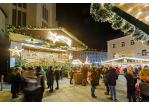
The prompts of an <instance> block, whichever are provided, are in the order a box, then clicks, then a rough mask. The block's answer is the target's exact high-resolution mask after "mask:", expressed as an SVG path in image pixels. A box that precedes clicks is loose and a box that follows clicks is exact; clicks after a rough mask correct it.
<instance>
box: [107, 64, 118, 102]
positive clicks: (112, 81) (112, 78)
mask: <svg viewBox="0 0 149 105" xmlns="http://www.w3.org/2000/svg"><path fill="white" fill-rule="evenodd" d="M109 68H110V69H109V72H108V74H107V82H108V84H109V88H110V95H111V97H110V98H108V99H110V100H113V95H114V98H115V101H116V100H117V99H116V88H115V86H116V80H117V79H118V74H117V73H116V70H115V69H114V68H112V67H109ZM113 93H114V94H113Z"/></svg>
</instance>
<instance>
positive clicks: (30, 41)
mask: <svg viewBox="0 0 149 105" xmlns="http://www.w3.org/2000/svg"><path fill="white" fill-rule="evenodd" d="M25 41H26V42H27V43H33V44H36V43H39V42H35V41H33V39H31V40H25Z"/></svg>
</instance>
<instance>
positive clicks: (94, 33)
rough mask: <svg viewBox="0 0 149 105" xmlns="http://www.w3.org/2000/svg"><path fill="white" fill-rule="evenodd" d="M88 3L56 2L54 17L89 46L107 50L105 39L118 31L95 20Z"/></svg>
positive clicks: (59, 23)
mask: <svg viewBox="0 0 149 105" xmlns="http://www.w3.org/2000/svg"><path fill="white" fill-rule="evenodd" d="M90 5H91V4H90V3H57V4H56V10H57V11H56V13H57V14H56V15H57V16H56V17H57V21H58V26H59V27H64V28H66V30H68V31H69V32H70V33H72V34H73V35H74V36H76V37H77V38H78V39H79V40H80V41H82V42H83V43H84V44H86V45H87V46H88V47H89V48H93V49H98V50H107V42H106V41H107V40H109V39H111V38H112V37H114V36H115V35H117V34H119V33H120V30H118V31H116V30H113V29H112V28H111V24H110V23H108V22H105V23H101V22H96V21H95V20H94V19H93V18H92V16H91V15H90Z"/></svg>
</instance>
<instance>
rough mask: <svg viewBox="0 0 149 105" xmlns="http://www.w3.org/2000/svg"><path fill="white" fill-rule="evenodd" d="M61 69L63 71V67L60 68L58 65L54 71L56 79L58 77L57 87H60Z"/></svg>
mask: <svg viewBox="0 0 149 105" xmlns="http://www.w3.org/2000/svg"><path fill="white" fill-rule="evenodd" d="M60 71H61V69H60V68H58V66H56V67H55V69H54V72H55V79H56V83H57V87H56V88H55V89H59V84H58V80H59V78H60Z"/></svg>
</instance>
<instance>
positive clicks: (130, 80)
mask: <svg viewBox="0 0 149 105" xmlns="http://www.w3.org/2000/svg"><path fill="white" fill-rule="evenodd" d="M124 76H125V78H126V80H127V90H128V92H129V95H128V96H129V102H131V96H132V98H133V102H136V97H135V91H136V88H135V84H136V83H137V81H136V80H137V79H136V78H137V77H136V75H134V73H133V68H132V67H129V69H128V70H127V72H126V73H125V75H124Z"/></svg>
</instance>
